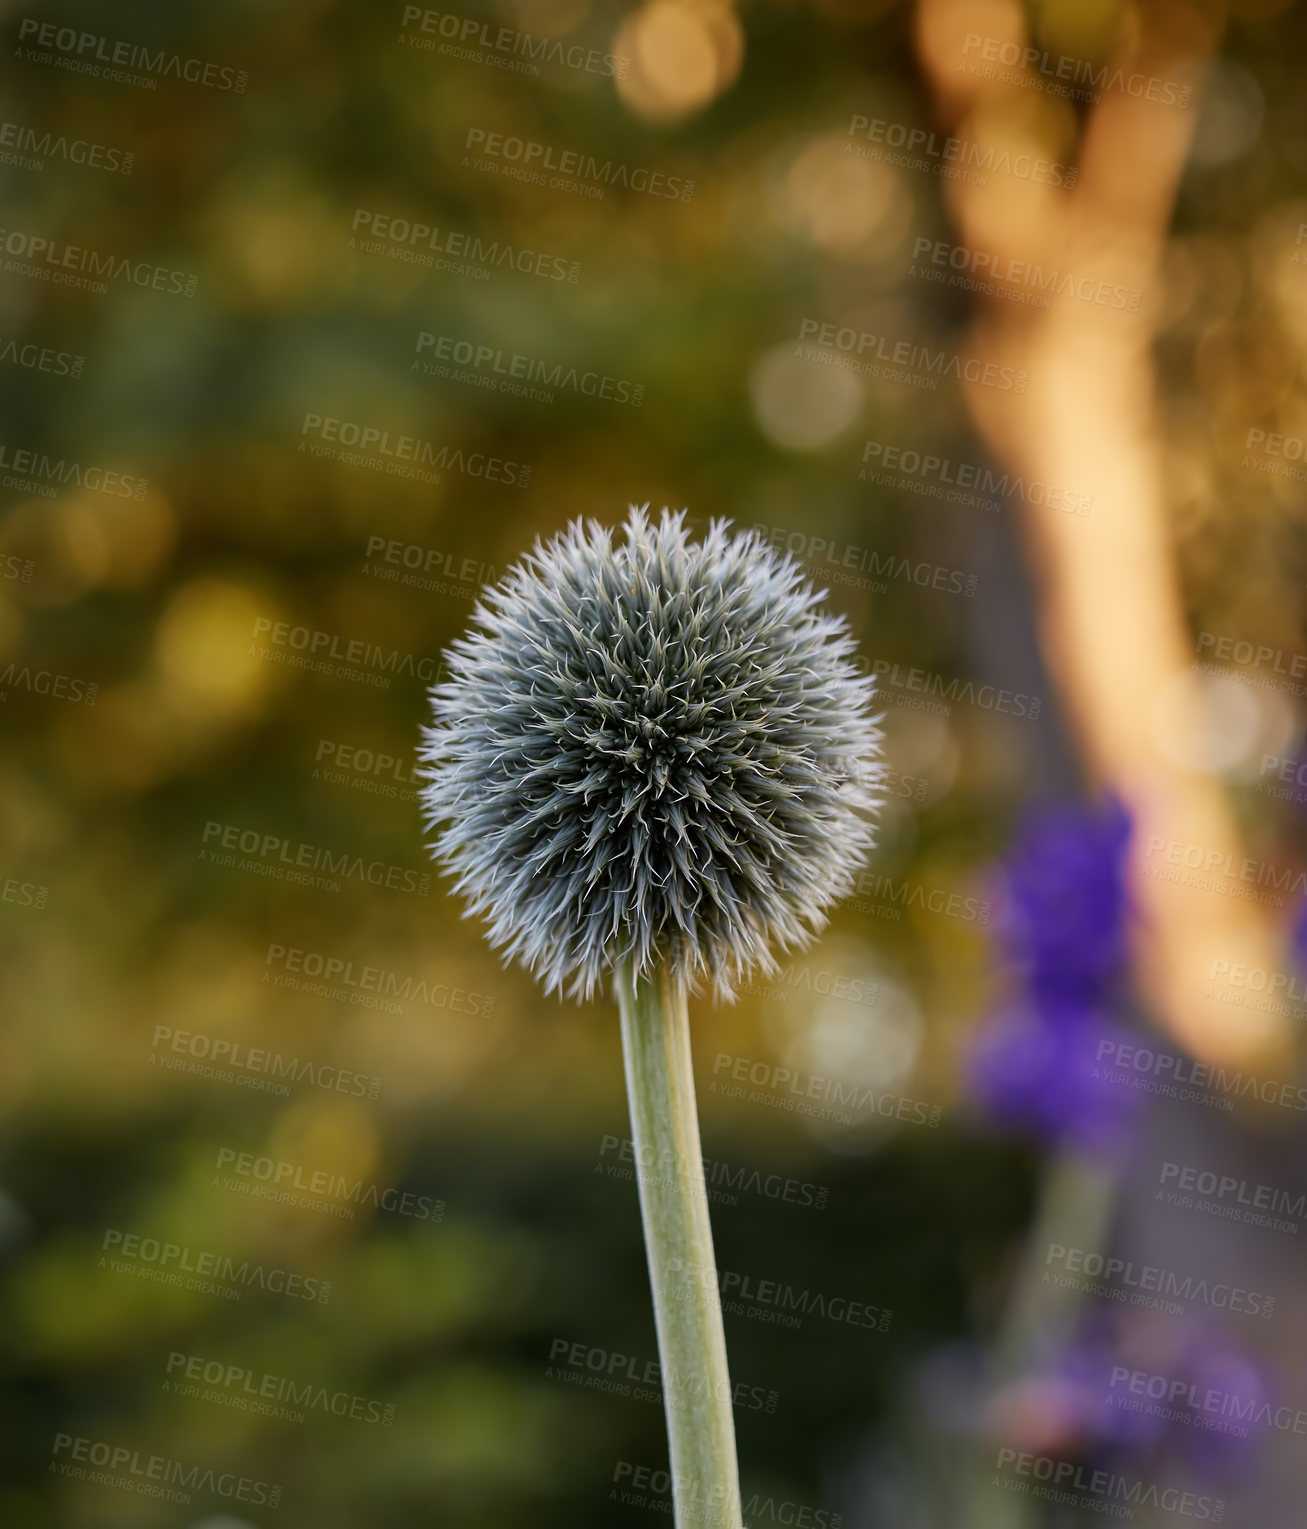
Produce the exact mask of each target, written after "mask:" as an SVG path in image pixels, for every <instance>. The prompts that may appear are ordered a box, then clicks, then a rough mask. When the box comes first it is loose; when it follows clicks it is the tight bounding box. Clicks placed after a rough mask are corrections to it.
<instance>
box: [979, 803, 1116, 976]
mask: <svg viewBox="0 0 1307 1529" xmlns="http://www.w3.org/2000/svg"><path fill="white" fill-rule="evenodd" d="M1129 842H1130V818H1129V815H1128V814H1127V813H1126V811H1125V809H1124V808H1123V807H1122V806H1120V804H1119V803H1117V802H1114V801H1109V802H1108V803H1107V804H1106V805H1104V806H1102V807H1099V808H1097V809H1095V808H1092V807H1079V806H1076V807H1043V808H1039V809H1037V810H1036V811H1035V812H1033V813H1031V814H1030V816H1029V817H1028V818H1027V819H1026V821H1025V823H1024V825H1023V827H1022V830H1021V832H1020V833H1019V835H1018V837H1017V841H1016V844H1015V846H1014V848H1013V850H1012V852H1011V854H1010V855H1009V856H1008V859H1007V861H1006V863H1005V865H1004V875H1003V880H1004V883H1005V889H1006V893H1007V896H1006V898H1005V900H1004V911H1003V915H1002V922H1001V924H1000V935H1001V937H1002V939H1003V941H1004V943H1005V944H1006V945H1007V947H1008V952H1009V954H1010V955H1011V956H1012V958H1013V959H1014V960H1016V961H1018V962H1020V963H1021V964H1022V965H1023V967H1025V969H1026V982H1027V985H1028V987H1029V990H1030V992H1031V995H1032V996H1033V997H1035V998H1036V999H1066V998H1073V999H1074V998H1078V999H1082V1000H1093V999H1098V998H1102V997H1103V996H1104V995H1105V993H1106V991H1107V989H1108V988H1109V987H1110V986H1111V984H1112V982H1113V980H1114V979H1115V977H1116V975H1117V973H1118V971H1119V970H1120V967H1121V965H1122V962H1123V960H1124V956H1125V936H1126V914H1127V902H1126V892H1125V882H1124V877H1123V876H1122V868H1123V863H1124V859H1125V852H1126V847H1127V845H1128V844H1129Z"/></svg>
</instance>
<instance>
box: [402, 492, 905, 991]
mask: <svg viewBox="0 0 1307 1529" xmlns="http://www.w3.org/2000/svg"><path fill="white" fill-rule="evenodd" d="M624 532H625V539H624V542H623V544H621V545H616V544H615V542H614V538H613V534H612V532H611V531H609V530H607V529H605V528H604V527H602V526H600V525H598V524H597V523H595V522H593V521H591V522H588V523H586V524H584V525H583V524H582V522H580V521H575V522H573V524H572V525H571V526H570V527H569V528H568V529H567V531H566V532H564V533H563V534H561V535H559V536H556V537H555V538H554V539H553V540H552V541H550V542H549V543H548V544H547V545H542V544H541V543H539V542H537V544H536V548H535V552H534V554H532V555H531V556H528V557H527V558H526V559H525V560H524V561H523V562H522V563H520V564H518V565H517V566H516V567H514V568H512V569H510V571H509V572H508V574H507V575H506V577H505V578H504V579H503V581H502V582H501V583H500V584H498V585H496V586H494V587H493V588H491V589H489V590H487V591H486V592H485V594H484V596H483V598H482V601H481V603H480V605H478V607H477V610H476V612H475V617H474V627H473V629H472V630H471V631H470V632H469V633H468V634H467V635H466V636H465V637H463V638H461V639H460V640H459V641H458V642H456V643H455V644H454V645H453V647H452V648H451V650H450V651H449V653H448V654H447V655H446V661H447V664H448V672H449V675H450V678H449V679H448V680H447V681H446V682H445V683H443V684H439V685H435V686H433V687H432V690H431V700H432V707H433V710H434V714H435V722H434V725H432V726H430V727H427V728H424V729H423V739H424V741H423V746H422V750H421V757H422V759H423V761H424V764H425V768H424V770H423V772H422V774H423V778H424V779H425V780H426V782H427V784H426V786H425V787H424V789H423V807H424V815H425V818H426V821H427V824H428V827H430V828H431V829H434V830H437V833H436V837H435V841H434V843H433V845H432V848H433V851H434V853H435V855H436V857H437V858H438V859H439V860H440V861H441V862H442V863H443V864H444V865H445V866H446V867H447V868H448V869H449V870H451V871H452V872H453V873H454V874H455V876H456V877H457V881H456V890H457V891H458V892H459V893H461V894H463V895H464V896H466V898H467V900H468V907H467V913H468V914H469V915H470V916H479V917H482V918H484V919H485V920H486V921H487V924H488V926H489V937H490V940H491V943H492V944H493V945H494V946H495V947H496V948H498V949H501V950H502V951H503V952H504V953H505V955H507V956H510V957H514V958H516V959H518V960H520V961H521V962H522V963H523V964H524V965H526V966H527V967H528V968H529V969H530V970H531V971H532V972H534V973H535V974H536V975H537V976H539V977H541V978H542V979H543V980H544V982H545V985H546V989H547V990H548V991H554V990H559V991H562V990H563V989H564V988H566V990H567V991H568V992H570V993H572V994H573V995H576V996H584V997H586V998H589V997H591V996H592V995H593V994H594V992H595V991H596V989H597V988H598V987H599V986H600V984H601V981H602V979H603V976H604V974H605V973H606V972H608V971H610V970H611V969H612V968H613V967H614V966H616V965H617V964H619V963H629V964H630V967H631V969H632V971H633V973H634V976H635V978H636V979H637V980H638V979H640V978H641V977H645V976H648V975H649V974H650V973H651V972H652V971H653V970H654V969H655V968H657V967H658V966H660V965H665V966H666V967H667V968H668V969H669V970H670V971H671V972H672V973H673V975H674V976H675V977H676V978H677V979H679V980H680V981H681V982H683V983H684V984H685V985H686V986H687V987H689V988H690V989H692V990H693V989H695V988H697V987H698V986H699V985H700V983H701V982H702V980H703V979H705V978H706V979H708V980H709V981H710V982H711V983H712V985H713V986H714V988H715V989H716V991H717V992H718V993H719V994H721V995H723V996H726V997H730V996H731V995H732V993H733V990H734V987H735V985H736V984H737V983H738V982H740V981H741V980H743V979H744V978H745V977H746V976H747V975H748V974H749V973H750V972H752V971H754V970H759V971H762V972H765V973H768V974H770V973H774V972H775V971H776V970H777V963H776V961H775V959H774V956H773V951H774V950H790V949H795V948H801V947H802V946H804V945H805V944H807V943H808V942H809V941H810V940H811V939H812V938H813V936H814V935H816V934H817V933H818V932H820V930H821V929H822V928H824V927H825V923H826V917H825V909H826V908H827V907H828V906H829V905H830V904H831V903H832V902H834V901H836V900H837V899H838V898H840V897H842V896H845V895H846V894H847V893H848V892H849V891H850V890H851V889H852V886H853V881H854V877H855V876H856V874H857V872H858V870H859V869H860V867H861V865H862V862H863V860H864V858H865V856H866V853H867V850H868V849H869V847H870V845H871V840H872V828H871V821H870V818H871V812H872V810H873V808H874V806H875V802H876V795H877V793H876V783H877V780H878V777H879V762H878V761H879V739H880V734H879V731H878V729H877V727H876V724H875V720H874V719H873V717H872V716H871V710H870V708H871V692H872V684H871V681H870V680H869V679H867V678H865V677H864V676H862V675H860V674H859V672H858V670H857V669H856V668H855V666H854V664H853V662H852V656H853V653H854V644H853V641H852V639H851V638H850V637H849V635H848V632H847V629H846V627H845V625H844V623H843V621H842V620H841V619H839V618H837V617H834V616H831V615H829V614H826V613H824V612H822V611H820V610H819V609H818V606H819V604H820V602H821V601H822V599H823V598H824V596H823V595H821V594H818V593H817V592H815V591H814V590H813V589H812V587H811V585H810V584H808V583H807V582H806V581H805V580H804V578H803V575H802V572H801V570H800V569H799V568H798V566H797V565H796V564H795V563H794V562H793V561H792V560H791V559H790V558H788V557H785V556H782V555H780V554H777V553H776V552H773V551H772V549H771V548H769V547H768V546H767V545H766V544H765V543H764V542H762V541H761V540H760V539H759V538H758V536H757V535H756V534H755V533H753V532H749V533H746V534H742V535H735V536H732V535H729V534H728V531H727V526H726V522H724V521H715V522H714V523H713V524H712V526H711V528H710V529H709V531H708V533H707V535H706V536H705V538H704V539H703V541H702V542H694V541H691V540H690V539H689V537H688V535H687V533H686V529H685V524H684V514H683V512H682V513H681V514H675V515H674V514H670V513H669V512H668V511H666V510H664V511H663V514H662V518H661V520H660V521H658V523H657V524H653V523H651V522H650V520H649V519H648V517H647V516H646V514H645V513H644V511H642V510H638V509H632V511H631V514H630V518H629V519H628V521H627V523H626V526H625V528H624ZM441 825H443V827H442V826H441Z"/></svg>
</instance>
